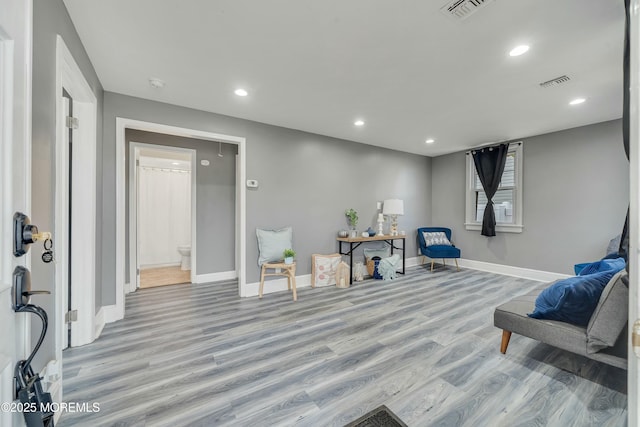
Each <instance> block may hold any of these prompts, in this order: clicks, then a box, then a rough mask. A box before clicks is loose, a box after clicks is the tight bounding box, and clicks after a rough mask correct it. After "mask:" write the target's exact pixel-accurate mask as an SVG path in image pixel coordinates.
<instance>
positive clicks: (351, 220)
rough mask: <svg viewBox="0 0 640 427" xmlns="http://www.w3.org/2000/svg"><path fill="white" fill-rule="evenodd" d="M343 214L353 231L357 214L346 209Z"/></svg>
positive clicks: (356, 221) (356, 223) (356, 222)
mask: <svg viewBox="0 0 640 427" xmlns="http://www.w3.org/2000/svg"><path fill="white" fill-rule="evenodd" d="M344 214H345V215H346V216H347V219H348V221H349V226H351V229H352V230H355V229H356V225H358V212H356V211H355V210H354V209H347V210H346V211H344Z"/></svg>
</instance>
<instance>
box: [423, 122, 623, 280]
mask: <svg viewBox="0 0 640 427" xmlns="http://www.w3.org/2000/svg"><path fill="white" fill-rule="evenodd" d="M523 141H524V146H523V150H524V154H523V170H524V175H523V186H524V193H523V197H524V200H523V205H524V210H523V223H524V231H523V232H522V233H520V234H516V233H498V235H497V236H495V237H490V238H488V237H485V236H481V235H480V231H466V230H465V228H464V219H465V167H466V163H465V161H466V156H465V153H464V152H460V153H454V154H449V155H446V156H440V157H436V158H434V159H433V160H432V181H431V185H432V194H433V199H432V215H431V224H432V225H434V226H436V225H437V226H445V227H451V228H452V229H453V238H454V241H455V243H456V246H458V247H460V249H461V251H462V257H463V258H467V259H472V260H477V261H485V262H491V263H496V264H504V265H510V266H517V267H525V268H532V269H536V270H544V271H552V272H557V273H567V274H572V273H573V264H575V263H580V262H588V261H595V260H597V259H600V258H602V257H603V256H604V255H605V250H606V248H607V245H608V243H609V240H610V239H612V238H613V237H615V236H616V235H618V234H619V233H620V232H621V231H622V226H623V225H624V217H625V214H626V211H627V205H628V203H629V162H628V161H627V159H626V157H625V155H624V150H623V147H622V122H621V121H620V120H614V121H610V122H604V123H598V124H595V125H590V126H584V127H580V128H575V129H569V130H565V131H561V132H555V133H550V134H546V135H540V136H536V137H532V138H525V139H523Z"/></svg>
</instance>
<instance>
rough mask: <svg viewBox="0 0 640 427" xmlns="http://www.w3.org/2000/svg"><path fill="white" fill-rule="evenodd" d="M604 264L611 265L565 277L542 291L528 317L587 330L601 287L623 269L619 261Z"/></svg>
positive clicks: (622, 261)
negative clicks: (603, 269)
mask: <svg viewBox="0 0 640 427" xmlns="http://www.w3.org/2000/svg"><path fill="white" fill-rule="evenodd" d="M608 261H615V262H612V263H609V264H608V265H607V266H602V265H601V266H600V268H608V269H607V270H605V271H601V272H598V273H593V274H586V275H581V276H575V277H569V278H568V279H565V280H560V281H558V282H555V283H554V284H552V285H551V286H549V287H548V288H546V289H545V290H543V291H542V292H541V293H540V295H538V298H536V306H535V310H534V312H533V313H531V314H529V315H528V316H529V317H533V318H534V319H548V320H559V321H561V322H567V323H572V324H574V325H578V326H587V325H588V324H589V319H591V315H592V314H593V311H594V310H595V309H596V306H597V305H598V301H599V300H600V295H601V294H602V291H603V290H604V288H605V286H607V283H609V280H611V278H612V277H613V276H614V275H615V274H616V273H617V272H618V271H620V270H622V269H623V268H624V266H625V264H624V259H622V258H618V259H617V260H608ZM585 268H586V267H585ZM581 273H582V272H581Z"/></svg>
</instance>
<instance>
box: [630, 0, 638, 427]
mask: <svg viewBox="0 0 640 427" xmlns="http://www.w3.org/2000/svg"><path fill="white" fill-rule="evenodd" d="M629 18H630V19H629V43H630V49H629V54H630V76H629V77H630V87H629V90H630V93H629V95H630V104H631V105H630V109H629V124H630V129H629V131H630V132H629V177H630V180H629V184H630V185H629V190H630V192H629V249H628V254H629V258H628V261H629V337H628V339H629V341H628V343H629V351H628V355H627V360H628V367H627V369H628V371H627V375H628V377H627V384H628V390H627V402H628V403H627V411H628V412H627V413H628V425H629V427H640V408H638V403H639V399H640V359H638V357H637V356H636V355H635V353H634V351H633V345H632V341H631V332H632V330H633V324H634V322H635V321H636V319H638V318H640V290H639V287H640V55H639V54H638V52H640V51H639V49H640V0H631V1H630V7H629Z"/></svg>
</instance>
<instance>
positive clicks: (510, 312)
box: [493, 270, 629, 369]
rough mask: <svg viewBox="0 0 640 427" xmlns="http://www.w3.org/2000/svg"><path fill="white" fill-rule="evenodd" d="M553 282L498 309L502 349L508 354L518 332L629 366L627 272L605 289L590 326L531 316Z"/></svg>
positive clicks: (496, 316)
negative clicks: (508, 349) (514, 335)
mask: <svg viewBox="0 0 640 427" xmlns="http://www.w3.org/2000/svg"><path fill="white" fill-rule="evenodd" d="M549 285H550V284H549V283H545V284H543V285H541V286H540V287H539V288H537V289H535V290H534V291H532V292H530V293H528V294H526V295H522V296H519V297H516V298H514V299H512V300H511V301H509V302H507V303H505V304H502V305H501V306H499V307H498V308H496V310H495V312H494V315H493V323H494V325H495V326H496V327H498V328H500V329H502V330H503V332H502V344H501V346H500V351H501V352H502V353H503V354H504V353H506V351H507V346H508V345H509V339H510V338H511V333H512V332H515V333H516V334H519V335H524V336H526V337H529V338H533V339H535V340H537V341H541V342H543V343H546V344H549V345H552V346H554V347H558V348H561V349H564V350H567V351H571V352H573V353H577V354H581V355H583V356H586V357H588V358H590V359H594V360H598V361H600V362H604V363H606V364H609V365H612V366H616V367H618V368H622V369H627V322H628V311H629V285H628V276H627V273H626V271H624V270H623V271H621V272H619V273H617V274H616V275H614V276H613V277H612V278H611V280H610V281H609V283H608V284H607V286H606V287H605V288H604V290H603V292H602V295H601V297H600V300H599V302H598V306H597V307H596V309H595V311H594V313H593V315H592V316H591V319H590V320H589V324H588V326H587V327H586V328H585V327H582V326H576V325H572V324H569V323H565V322H560V321H555V320H543V319H533V318H531V317H528V316H527V314H528V313H532V312H533V310H534V307H535V300H536V297H537V296H538V294H539V293H540V292H541V291H542V290H543V289H545V288H546V287H548V286H549Z"/></svg>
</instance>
